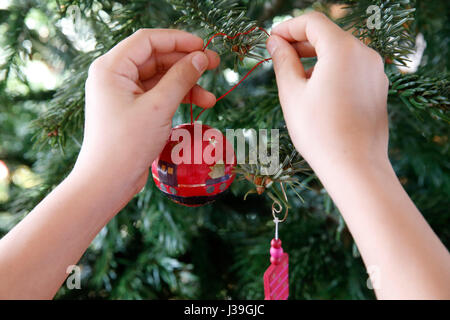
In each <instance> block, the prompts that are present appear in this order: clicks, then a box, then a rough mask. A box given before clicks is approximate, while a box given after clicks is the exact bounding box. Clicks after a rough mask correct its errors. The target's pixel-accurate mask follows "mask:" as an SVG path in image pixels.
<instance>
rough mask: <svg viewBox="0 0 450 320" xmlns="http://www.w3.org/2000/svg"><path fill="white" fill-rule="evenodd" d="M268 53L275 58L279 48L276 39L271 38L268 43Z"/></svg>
mask: <svg viewBox="0 0 450 320" xmlns="http://www.w3.org/2000/svg"><path fill="white" fill-rule="evenodd" d="M266 47H267V51H269V53H270V55H271V56H273V54H274V53H275V51H276V50H277V47H278V40H277V39H276V37H270V38H269V40H268V41H267V45H266Z"/></svg>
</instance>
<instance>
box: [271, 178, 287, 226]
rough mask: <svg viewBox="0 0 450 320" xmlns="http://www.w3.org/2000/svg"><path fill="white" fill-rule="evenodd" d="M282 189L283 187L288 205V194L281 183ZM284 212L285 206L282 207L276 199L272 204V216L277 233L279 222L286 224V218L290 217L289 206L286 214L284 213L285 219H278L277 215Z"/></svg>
mask: <svg viewBox="0 0 450 320" xmlns="http://www.w3.org/2000/svg"><path fill="white" fill-rule="evenodd" d="M280 187H281V191H283V196H284V199H285V200H286V203H287V201H288V200H287V196H286V192H285V191H284V186H283V183H282V182H280ZM282 211H283V206H282V205H281V203H280V201H278V200H276V199H274V201H273V204H272V216H273V219H274V220H273V221H274V222H275V226H276V229H275V232H277V231H278V223H279V222H284V221H285V220H286V218H287V216H288V212H289V208H288V206H287V205H286V212H285V213H284V217H283V219H281V220H280V219H279V218H278V217H277V214H278V213H280V212H282ZM277 233H278V232H277Z"/></svg>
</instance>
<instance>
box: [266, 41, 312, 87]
mask: <svg viewBox="0 0 450 320" xmlns="http://www.w3.org/2000/svg"><path fill="white" fill-rule="evenodd" d="M267 50H268V51H269V53H270V55H271V56H272V62H273V69H274V70H275V76H276V78H277V85H278V89H279V91H280V93H281V91H284V92H290V88H292V86H293V85H296V86H298V82H299V80H303V81H304V80H306V74H305V69H304V68H303V65H302V63H301V61H300V57H299V56H298V54H297V51H296V50H295V49H294V47H293V46H292V45H291V44H290V43H289V42H287V41H286V40H284V39H283V38H281V37H279V36H276V35H271V36H270V37H269V39H268V40H267Z"/></svg>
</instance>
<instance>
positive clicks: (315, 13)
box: [307, 11, 327, 19]
mask: <svg viewBox="0 0 450 320" xmlns="http://www.w3.org/2000/svg"><path fill="white" fill-rule="evenodd" d="M307 16H308V17H309V18H311V19H324V18H325V19H327V16H326V15H325V14H324V13H322V12H319V11H312V12H309V13H307Z"/></svg>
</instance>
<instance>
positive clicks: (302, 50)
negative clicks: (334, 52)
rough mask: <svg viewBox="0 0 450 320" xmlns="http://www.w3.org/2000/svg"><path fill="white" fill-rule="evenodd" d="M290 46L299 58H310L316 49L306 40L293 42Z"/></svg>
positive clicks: (314, 54) (313, 55)
mask: <svg viewBox="0 0 450 320" xmlns="http://www.w3.org/2000/svg"><path fill="white" fill-rule="evenodd" d="M292 46H293V47H294V49H295V50H296V51H297V53H298V55H299V56H300V57H301V58H311V57H315V56H316V55H317V54H316V50H315V49H314V47H313V46H312V45H311V43H309V42H308V41H301V42H294V43H292Z"/></svg>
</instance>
